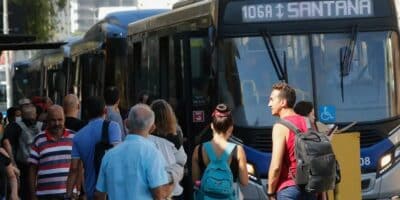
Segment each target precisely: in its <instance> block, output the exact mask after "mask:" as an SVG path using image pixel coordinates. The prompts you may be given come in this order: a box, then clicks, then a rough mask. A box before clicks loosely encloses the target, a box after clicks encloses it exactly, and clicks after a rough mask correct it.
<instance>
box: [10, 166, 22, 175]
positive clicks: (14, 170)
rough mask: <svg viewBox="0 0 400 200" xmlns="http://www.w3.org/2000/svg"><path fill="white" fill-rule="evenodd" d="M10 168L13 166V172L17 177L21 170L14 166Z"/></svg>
mask: <svg viewBox="0 0 400 200" xmlns="http://www.w3.org/2000/svg"><path fill="white" fill-rule="evenodd" d="M12 168H13V172H14V174H15V176H17V177H19V175H21V172H20V171H19V169H18V168H16V167H14V166H13V167H12Z"/></svg>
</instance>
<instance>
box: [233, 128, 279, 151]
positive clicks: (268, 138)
mask: <svg viewBox="0 0 400 200" xmlns="http://www.w3.org/2000/svg"><path fill="white" fill-rule="evenodd" d="M234 130H235V133H234V135H235V136H236V137H238V138H239V139H241V140H242V141H243V143H244V144H246V145H247V146H249V147H252V148H254V149H257V150H259V151H262V152H272V134H271V131H270V130H266V129H262V130H260V129H255V130H254V129H246V128H236V127H235V129H234Z"/></svg>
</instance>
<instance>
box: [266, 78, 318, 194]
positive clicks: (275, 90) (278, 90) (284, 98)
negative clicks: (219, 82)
mask: <svg viewBox="0 0 400 200" xmlns="http://www.w3.org/2000/svg"><path fill="white" fill-rule="evenodd" d="M295 103H296V92H295V90H294V89H293V88H292V87H290V86H289V85H288V84H286V83H276V84H274V85H273V86H272V92H271V95H270V98H269V103H268V106H269V107H270V108H271V112H272V115H273V116H277V117H279V118H281V119H285V120H287V121H290V122H291V123H292V124H294V125H295V126H296V127H297V128H299V129H300V130H301V131H302V132H304V131H306V130H307V124H306V121H305V118H304V117H302V116H300V115H297V114H296V113H295V112H294V110H293V106H294V104H295ZM294 139H295V133H294V132H293V131H291V130H289V129H288V128H287V127H285V126H284V125H282V124H279V123H276V124H274V127H273V129H272V144H273V145H272V146H273V148H272V158H271V164H270V167H269V172H268V190H267V192H268V198H269V199H270V200H275V199H278V200H281V199H282V200H283V199H285V200H291V199H293V200H303V199H304V200H313V199H315V195H314V194H311V193H308V192H306V191H304V190H303V189H302V188H300V187H298V186H297V185H296V183H295V182H294V180H293V178H292V177H295V176H296V157H295V154H294Z"/></svg>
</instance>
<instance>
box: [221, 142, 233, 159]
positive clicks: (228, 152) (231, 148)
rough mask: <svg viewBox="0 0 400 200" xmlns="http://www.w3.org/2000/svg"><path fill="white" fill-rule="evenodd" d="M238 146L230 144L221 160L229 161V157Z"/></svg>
mask: <svg viewBox="0 0 400 200" xmlns="http://www.w3.org/2000/svg"><path fill="white" fill-rule="evenodd" d="M235 147H236V144H235V143H230V142H228V145H227V146H226V147H225V150H224V153H222V155H221V157H220V158H219V159H220V160H225V161H228V159H229V155H231V153H232V151H233V149H235Z"/></svg>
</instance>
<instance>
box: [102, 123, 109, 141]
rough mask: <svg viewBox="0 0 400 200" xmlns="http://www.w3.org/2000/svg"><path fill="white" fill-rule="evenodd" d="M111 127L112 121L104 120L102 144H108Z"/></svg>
mask: <svg viewBox="0 0 400 200" xmlns="http://www.w3.org/2000/svg"><path fill="white" fill-rule="evenodd" d="M109 126H110V121H108V120H104V121H103V126H102V127H101V142H104V143H106V144H108V143H109V142H108V127H109Z"/></svg>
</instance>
